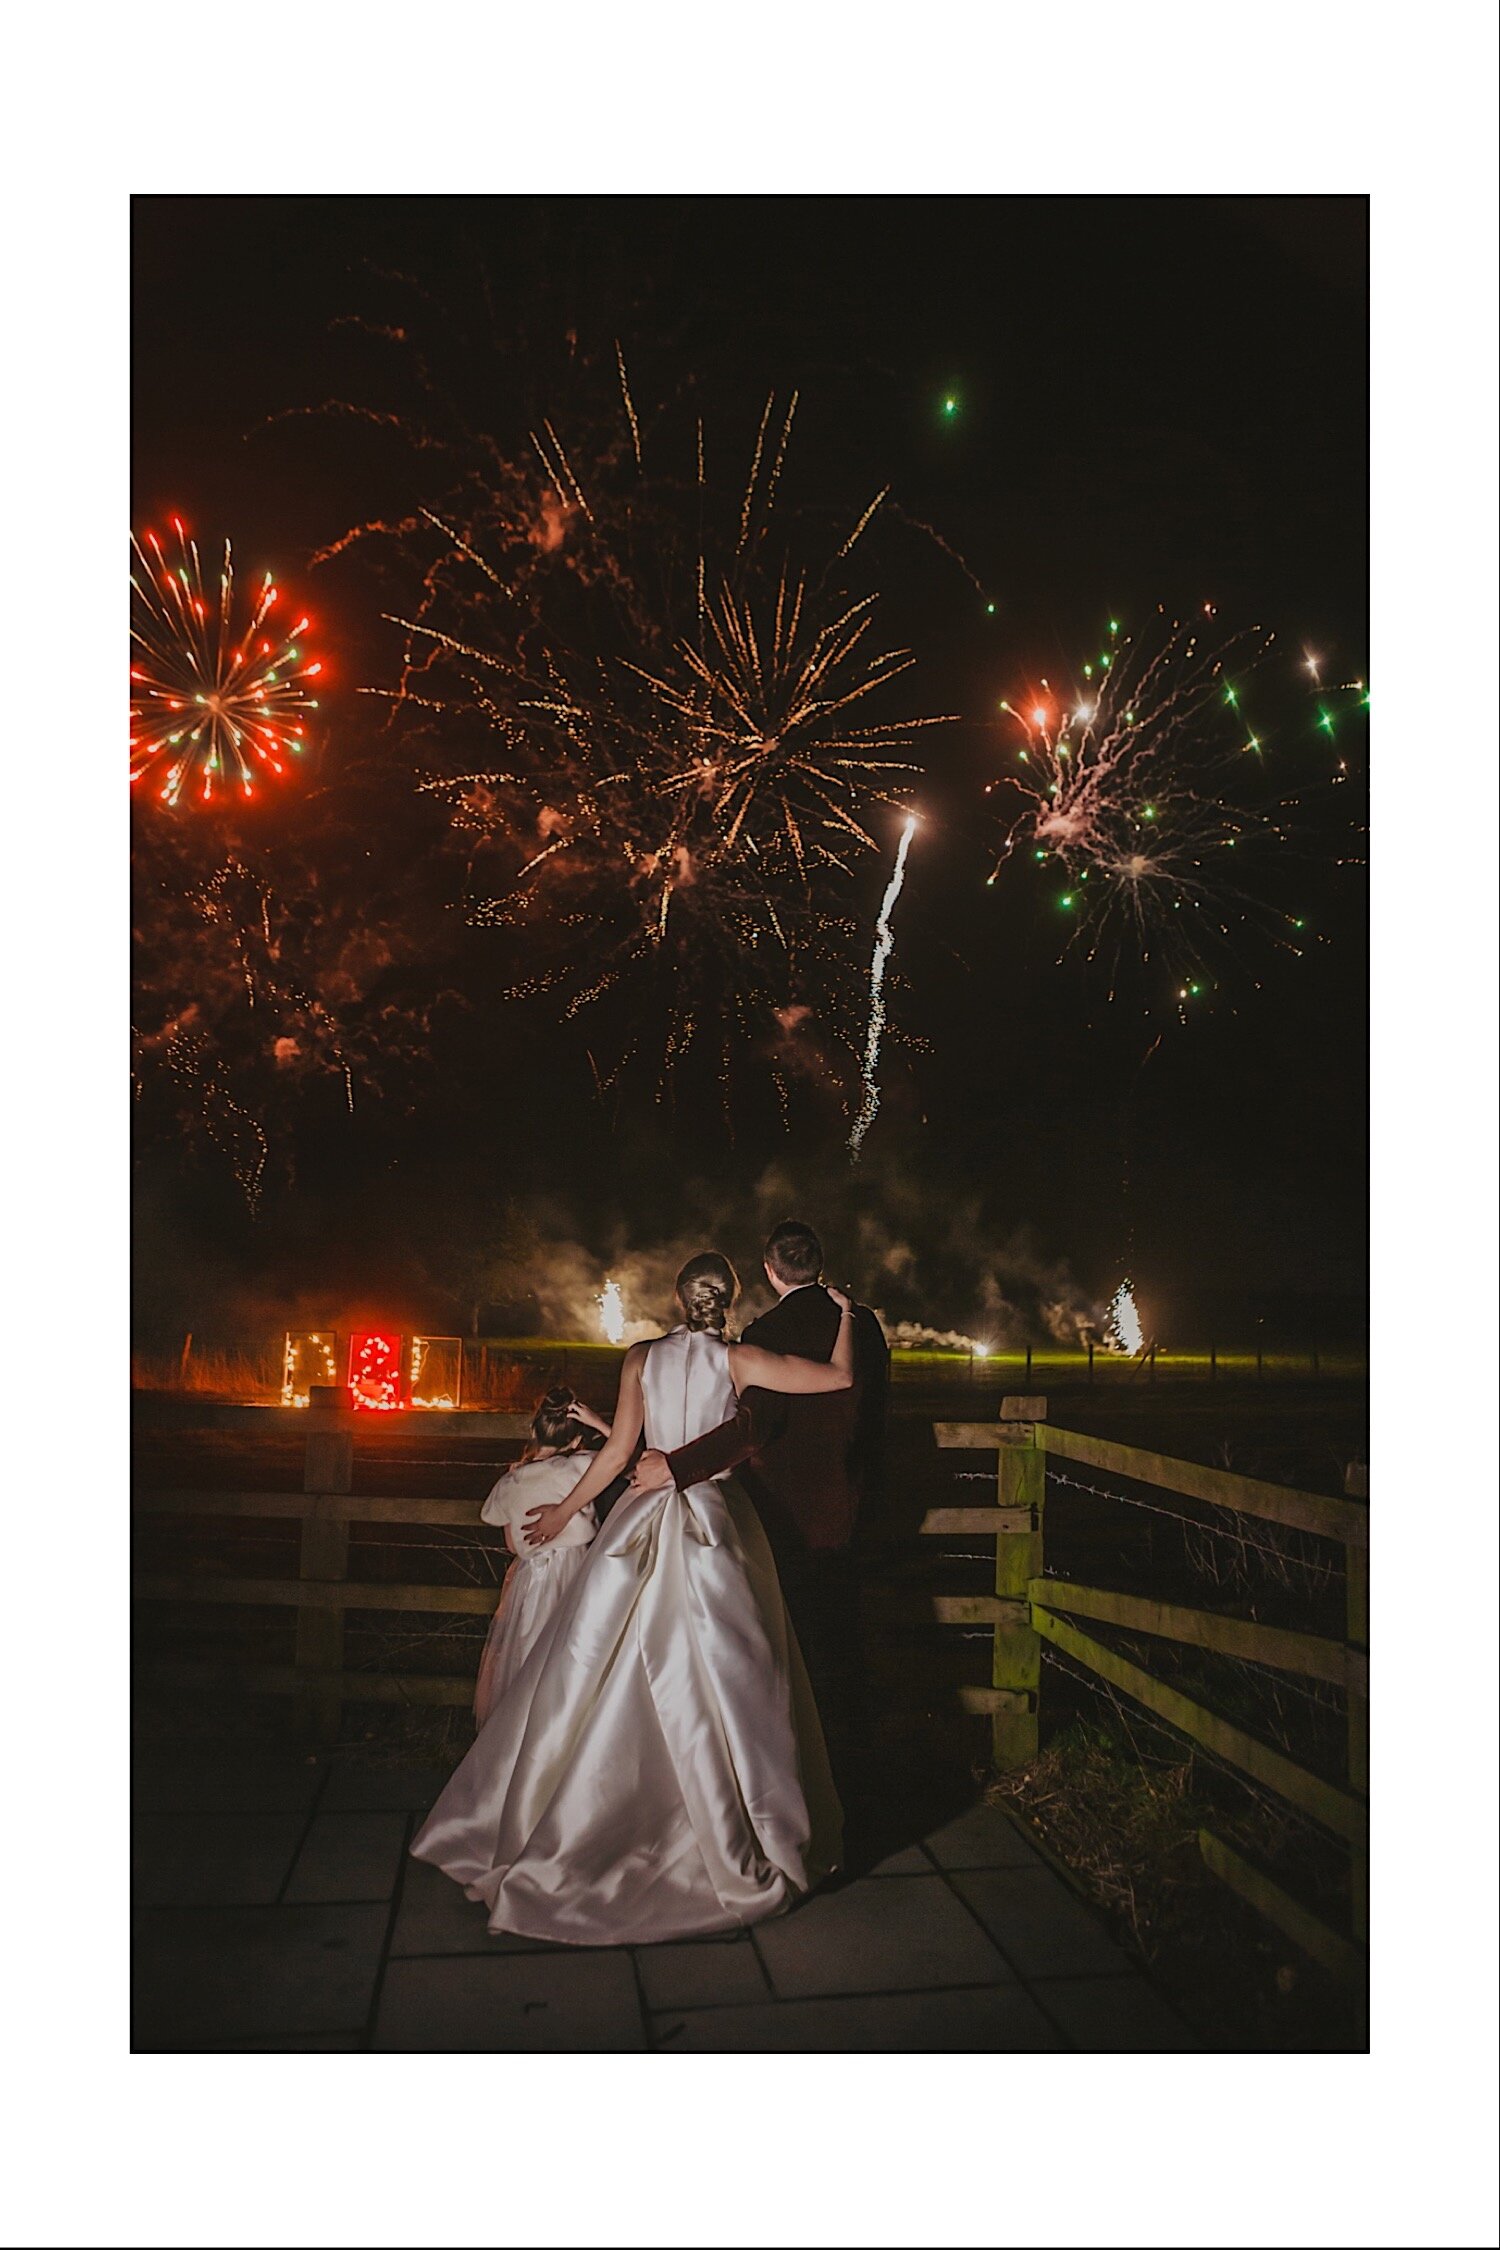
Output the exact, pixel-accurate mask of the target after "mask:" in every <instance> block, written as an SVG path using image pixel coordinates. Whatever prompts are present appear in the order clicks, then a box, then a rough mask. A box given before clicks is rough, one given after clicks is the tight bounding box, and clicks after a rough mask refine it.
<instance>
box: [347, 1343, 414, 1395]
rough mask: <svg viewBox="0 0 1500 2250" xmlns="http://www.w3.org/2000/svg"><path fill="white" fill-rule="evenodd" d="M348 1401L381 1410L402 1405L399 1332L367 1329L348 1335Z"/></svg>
mask: <svg viewBox="0 0 1500 2250" xmlns="http://www.w3.org/2000/svg"><path fill="white" fill-rule="evenodd" d="M349 1402H350V1404H351V1405H352V1406H357V1407H364V1408H365V1409H366V1410H367V1411H369V1412H373V1413H380V1414H388V1413H390V1412H391V1411H392V1410H393V1409H395V1408H399V1407H400V1406H401V1404H402V1398H401V1338H400V1337H399V1336H391V1335H388V1334H386V1333H384V1332H383V1331H381V1330H379V1329H366V1330H365V1331H364V1332H363V1333H362V1334H356V1335H353V1336H351V1337H350V1338H349Z"/></svg>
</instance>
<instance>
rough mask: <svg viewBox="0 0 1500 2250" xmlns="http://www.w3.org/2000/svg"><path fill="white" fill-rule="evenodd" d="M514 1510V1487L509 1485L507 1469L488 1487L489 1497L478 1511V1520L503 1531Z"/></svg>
mask: <svg viewBox="0 0 1500 2250" xmlns="http://www.w3.org/2000/svg"><path fill="white" fill-rule="evenodd" d="M514 1509H515V1487H514V1486H513V1485H512V1483H511V1480H510V1471H509V1469H507V1470H506V1471H505V1473H504V1475H503V1476H500V1477H497V1478H496V1480H495V1482H494V1483H493V1484H492V1485H491V1486H490V1490H489V1497H488V1498H487V1499H486V1501H485V1503H484V1506H483V1507H482V1508H481V1509H480V1511H479V1520H480V1522H481V1523H489V1524H494V1525H495V1526H496V1528H497V1529H499V1530H503V1529H504V1528H505V1526H506V1525H507V1524H508V1523H509V1522H510V1520H511V1516H512V1513H513V1512H514Z"/></svg>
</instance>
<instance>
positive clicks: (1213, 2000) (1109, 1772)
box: [987, 1699, 1366, 2053]
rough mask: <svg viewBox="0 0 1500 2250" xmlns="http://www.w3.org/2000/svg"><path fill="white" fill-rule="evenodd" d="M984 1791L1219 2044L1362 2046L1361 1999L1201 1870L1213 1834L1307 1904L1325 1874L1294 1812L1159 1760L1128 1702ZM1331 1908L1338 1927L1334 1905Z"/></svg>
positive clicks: (1197, 1767) (1310, 2048)
mask: <svg viewBox="0 0 1500 2250" xmlns="http://www.w3.org/2000/svg"><path fill="white" fill-rule="evenodd" d="M1111 1700H1113V1699H1111ZM987 1795H988V1797H989V1799H990V1801H991V1802H992V1803H1005V1804H1007V1805H1009V1806H1010V1807H1012V1809H1013V1810H1015V1811H1016V1812H1018V1813H1019V1814H1020V1815H1021V1817H1022V1818H1023V1819H1024V1820H1025V1822H1026V1824H1027V1826H1028V1827H1029V1828H1030V1829H1031V1830H1032V1831H1033V1832H1034V1833H1035V1834H1036V1836H1037V1837H1038V1838H1039V1840H1040V1841H1041V1842H1042V1843H1044V1844H1045V1845H1047V1846H1048V1847H1049V1849H1050V1850H1051V1851H1052V1852H1053V1853H1054V1854H1055V1855H1056V1856H1057V1858H1058V1859H1060V1860H1061V1861H1062V1862H1063V1863H1064V1864H1065V1865H1066V1866H1067V1867H1069V1868H1070V1869H1071V1870H1072V1872H1073V1873H1074V1875H1075V1876H1076V1877H1077V1878H1078V1880H1079V1882H1080V1884H1081V1886H1082V1888H1083V1889H1084V1891H1085V1892H1086V1893H1087V1895H1088V1896H1089V1897H1090V1898H1092V1899H1093V1901H1094V1903H1095V1904H1096V1905H1097V1906H1099V1907H1101V1908H1102V1909H1103V1910H1104V1911H1105V1912H1106V1913H1107V1914H1108V1915H1109V1916H1110V1918H1111V1920H1112V1921H1113V1922H1114V1923H1115V1926H1116V1928H1117V1929H1118V1931H1119V1933H1120V1935H1121V1936H1122V1938H1124V1939H1125V1940H1126V1941H1127V1942H1128V1943H1130V1944H1132V1945H1133V1946H1134V1948H1135V1950H1136V1951H1137V1952H1138V1953H1139V1955H1140V1956H1141V1958H1142V1959H1143V1960H1145V1961H1147V1962H1149V1963H1150V1964H1151V1965H1152V1969H1153V1973H1154V1975H1155V1976H1156V1977H1157V1979H1158V1980H1159V1981H1160V1982H1161V1983H1162V1985H1163V1986H1164V1987H1165V1988H1166V1989H1167V1991H1168V1992H1169V1993H1170V1994H1171V1995H1172V1997H1173V1998H1174V1999H1175V2001H1176V2002H1177V2004H1178V2006H1179V2007H1180V2008H1181V2010H1182V2012H1183V2014H1184V2015H1185V2016H1186V2017H1187V2018H1188V2019H1189V2021H1191V2022H1193V2023H1194V2024H1195V2026H1196V2027H1197V2029H1198V2031H1199V2033H1200V2035H1201V2036H1202V2037H1203V2038H1204V2039H1205V2042H1206V2043H1207V2044H1208V2045H1210V2046H1212V2047H1215V2048H1221V2049H1224V2050H1226V2051H1228V2050H1235V2049H1239V2048H1243V2049H1246V2050H1256V2051H1260V2052H1269V2051H1279V2052H1283V2053H1310V2052H1338V2053H1348V2052H1353V2051H1358V2050H1359V2049H1360V2048H1362V2046H1363V2044H1364V2041H1365V2037H1366V2031H1365V2024H1364V2018H1363V2014H1362V2010H1361V2002H1360V1996H1359V1995H1358V1994H1357V1993H1355V1992H1353V1991H1351V1990H1349V1989H1348V1988H1346V1987H1344V1986H1341V1985H1338V1984H1336V1983H1335V1982H1334V1981H1333V1980H1332V1979H1331V1978H1330V1977H1328V1976H1327V1975H1325V1973H1324V1972H1323V1971H1322V1970H1321V1969H1319V1968H1317V1967H1316V1966H1315V1965H1314V1964H1313V1963H1311V1962H1309V1961H1307V1960H1305V1959H1304V1958H1303V1956H1302V1955H1301V1954H1300V1953H1299V1952H1298V1950H1297V1949H1296V1947H1294V1946H1293V1945H1291V1944H1290V1942H1289V1941H1288V1940H1286V1939H1284V1938H1283V1937H1282V1936H1281V1935H1280V1934H1279V1932H1277V1931H1275V1930H1274V1929H1272V1927H1271V1926H1270V1924H1269V1923H1266V1922H1264V1921H1262V1920H1261V1918H1260V1917H1259V1916H1258V1915H1257V1914H1256V1913H1255V1912H1254V1910H1253V1909H1252V1908H1250V1907H1247V1906H1245V1905H1244V1904H1243V1903H1242V1902H1241V1901H1240V1900H1238V1899H1236V1898H1234V1897H1233V1896H1232V1895H1231V1894H1230V1893H1229V1892H1228V1891H1226V1890H1225V1889H1224V1888H1223V1886H1222V1885H1221V1884H1219V1883H1218V1882H1217V1881H1216V1880H1215V1878H1214V1877H1213V1876H1212V1875H1211V1874H1210V1872H1209V1870H1208V1869H1207V1867H1206V1866H1205V1865H1204V1863H1203V1858H1202V1854H1201V1852H1200V1850H1199V1846H1198V1831H1199V1829H1200V1828H1209V1829H1211V1830H1213V1831H1214V1832H1215V1833H1217V1834H1218V1835H1221V1836H1223V1837H1224V1838H1225V1839H1226V1841H1228V1842H1231V1843H1233V1844H1234V1845H1235V1846H1236V1847H1237V1848H1238V1849H1239V1850H1241V1851H1242V1852H1243V1853H1244V1854H1245V1855H1246V1857H1247V1858H1249V1859H1250V1860H1252V1861H1254V1862H1257V1863H1259V1864H1260V1865H1262V1866H1264V1867H1267V1868H1269V1869H1270V1870H1272V1871H1273V1872H1274V1873H1276V1874H1277V1875H1278V1878H1279V1879H1281V1880H1282V1881H1283V1882H1284V1883H1285V1885H1286V1887H1287V1888H1288V1889H1290V1890H1291V1891H1292V1892H1293V1893H1294V1894H1295V1893H1298V1892H1302V1893H1304V1894H1305V1893H1306V1892H1307V1890H1308V1889H1309V1888H1310V1887H1312V1885H1313V1882H1314V1880H1315V1878H1316V1875H1317V1872H1318V1870H1317V1869H1316V1868H1310V1867H1309V1865H1308V1863H1307V1853H1306V1846H1307V1832H1306V1830H1305V1829H1304V1828H1302V1827H1300V1826H1299V1824H1298V1822H1297V1819H1296V1816H1295V1814H1293V1813H1292V1812H1291V1811H1290V1810H1289V1809H1288V1808H1283V1807H1282V1806H1280V1805H1279V1804H1278V1803H1277V1802H1276V1801H1274V1800H1273V1799H1271V1798H1268V1797H1264V1796H1262V1795H1260V1794H1259V1793H1256V1794H1254V1795H1253V1796H1252V1795H1250V1794H1249V1793H1247V1792H1244V1791H1241V1790H1239V1789H1238V1788H1237V1787H1236V1785H1234V1784H1232V1783H1230V1784H1228V1785H1227V1786H1226V1784H1225V1782H1224V1780H1223V1777H1221V1776H1220V1775H1218V1774H1216V1773H1215V1772H1214V1770H1213V1769H1212V1768H1211V1767H1208V1766H1205V1765H1204V1764H1203V1762H1202V1761H1201V1760H1200V1759H1198V1758H1197V1757H1195V1756H1194V1754H1193V1753H1192V1752H1191V1750H1186V1749H1184V1750H1183V1751H1181V1752H1180V1753H1179V1752H1176V1751H1174V1750H1173V1748H1172V1747H1171V1744H1170V1738H1168V1737H1166V1736H1165V1735H1164V1734H1163V1735H1162V1736H1159V1737H1157V1738H1156V1740H1155V1742H1154V1743H1153V1746H1152V1748H1151V1749H1149V1750H1148V1749H1147V1748H1146V1747H1145V1745H1144V1744H1143V1743H1142V1742H1141V1741H1140V1740H1139V1739H1137V1738H1136V1735H1135V1732H1134V1730H1133V1728H1132V1725H1131V1719H1130V1716H1129V1714H1127V1713H1126V1712H1125V1711H1124V1709H1123V1708H1122V1707H1121V1706H1119V1705H1118V1703H1116V1705H1115V1709H1114V1710H1113V1711H1112V1713H1111V1723H1110V1724H1109V1725H1101V1724H1099V1723H1097V1722H1095V1721H1092V1720H1075V1721H1073V1722H1072V1723H1071V1724H1069V1725H1067V1726H1065V1727H1063V1728H1062V1729H1060V1730H1059V1732H1058V1733H1057V1734H1056V1735H1055V1736H1054V1737H1053V1739H1052V1740H1051V1741H1050V1742H1049V1743H1048V1744H1047V1746H1046V1747H1045V1748H1044V1749H1043V1750H1042V1751H1041V1753H1040V1754H1039V1755H1038V1756H1037V1757H1036V1758H1035V1759H1034V1760H1033V1761H1032V1763H1031V1765H1030V1766H1028V1767H1027V1768H1026V1769H1025V1771H1024V1772H1021V1773H1013V1774H999V1775H992V1777H991V1779H990V1782H989V1786H988V1789H987ZM1320 1911H1321V1912H1322V1914H1323V1916H1324V1918H1325V1919H1327V1920H1330V1921H1336V1920H1337V1919H1338V1914H1337V1907H1336V1902H1335V1901H1334V1900H1333V1899H1331V1898H1324V1899H1323V1900H1322V1901H1321V1902H1320Z"/></svg>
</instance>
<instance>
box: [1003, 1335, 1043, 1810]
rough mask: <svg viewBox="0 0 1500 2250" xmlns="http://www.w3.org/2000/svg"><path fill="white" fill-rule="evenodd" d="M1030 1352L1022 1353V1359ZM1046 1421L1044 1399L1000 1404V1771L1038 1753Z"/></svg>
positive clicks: (1011, 1769)
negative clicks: (1037, 1608) (1035, 1616)
mask: <svg viewBox="0 0 1500 2250" xmlns="http://www.w3.org/2000/svg"><path fill="white" fill-rule="evenodd" d="M1029 1356H1030V1355H1029V1354H1028V1357H1029ZM1046 1419H1047V1401H1046V1400H1045V1399H1044V1398H1007V1399H1002V1400H1001V1402H1000V1467H999V1490H998V1492H997V1494H996V1498H997V1500H998V1502H999V1505H1000V1508H1001V1511H1002V1513H1001V1519H1000V1524H999V1527H998V1529H997V1531H996V1534H995V1592H996V1593H997V1594H998V1595H999V1596H1000V1597H1001V1599H1002V1601H1004V1602H1005V1603H1006V1605H1007V1606H1006V1609H1005V1611H1004V1613H1003V1614H1002V1615H1001V1617H1000V1618H999V1620H998V1621H997V1623H996V1626H995V1656H994V1666H993V1670H992V1673H991V1679H992V1681H993V1684H994V1685H995V1686H996V1687H997V1688H999V1689H1000V1690H1001V1691H1002V1693H1003V1695H1004V1698H1005V1705H1006V1707H1005V1708H1003V1709H1001V1710H997V1711H996V1712H995V1713H994V1714H993V1716H992V1718H991V1722H990V1724H991V1728H992V1733H993V1748H994V1760H995V1764H996V1766H997V1767H998V1768H999V1770H1000V1771H1001V1772H1002V1773H1012V1772H1014V1771H1015V1770H1016V1768H1017V1767H1020V1766H1026V1765H1029V1764H1030V1763H1031V1761H1032V1759H1033V1758H1034V1757H1035V1756H1036V1753H1037V1739H1038V1717H1039V1709H1040V1704H1041V1688H1042V1642H1041V1636H1040V1634H1039V1633H1038V1632H1037V1630H1036V1628H1035V1626H1034V1624H1033V1623H1032V1618H1031V1597H1030V1594H1029V1592H1028V1588H1029V1586H1030V1583H1031V1580H1032V1579H1033V1578H1040V1577H1041V1575H1042V1502H1043V1500H1044V1498H1045V1494H1046V1473H1047V1456H1046V1454H1045V1453H1044V1452H1043V1450H1042V1448H1041V1447H1040V1446H1039V1445H1038V1444H1037V1441H1036V1425H1037V1423H1038V1422H1045V1421H1046Z"/></svg>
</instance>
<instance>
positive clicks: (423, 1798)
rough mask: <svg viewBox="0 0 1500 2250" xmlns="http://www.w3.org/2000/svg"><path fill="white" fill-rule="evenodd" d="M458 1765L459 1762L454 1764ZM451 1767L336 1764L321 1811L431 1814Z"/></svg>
mask: <svg viewBox="0 0 1500 2250" xmlns="http://www.w3.org/2000/svg"><path fill="white" fill-rule="evenodd" d="M455 1762H456V1761H455ZM452 1771H453V1768H452V1767H451V1766H391V1767H389V1768H386V1769H381V1768H378V1767H377V1768H374V1769H369V1768H365V1767H362V1766H340V1765H334V1766H333V1767H332V1768H331V1770H330V1772H329V1775H328V1787H327V1788H326V1789H325V1791H324V1792H323V1795H322V1797H321V1798H320V1799H319V1800H318V1810H319V1812H415V1813H425V1812H428V1811H430V1809H431V1807H432V1806H433V1804H434V1803H435V1802H436V1799H437V1796H438V1792H439V1791H440V1790H441V1788H442V1787H443V1784H444V1783H445V1782H446V1781H447V1780H448V1778H449V1776H450V1775H451V1773H452Z"/></svg>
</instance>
